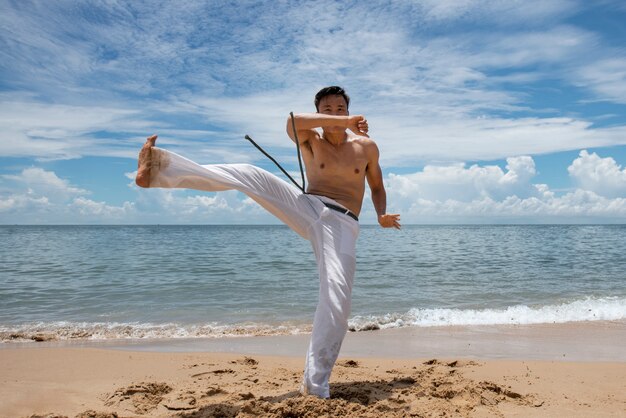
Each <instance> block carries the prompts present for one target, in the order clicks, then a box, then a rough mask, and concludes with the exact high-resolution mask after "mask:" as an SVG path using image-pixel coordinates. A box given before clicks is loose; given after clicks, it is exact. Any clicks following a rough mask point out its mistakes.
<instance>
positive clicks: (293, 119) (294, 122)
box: [289, 112, 306, 193]
mask: <svg viewBox="0 0 626 418" xmlns="http://www.w3.org/2000/svg"><path fill="white" fill-rule="evenodd" d="M289 115H291V127H292V128H293V136H294V137H295V138H296V151H297V152H298V164H299V165H300V175H301V176H302V193H306V191H305V190H306V185H305V183H304V170H303V169H302V159H301V158H300V140H299V139H298V130H297V129H296V118H294V117H293V112H289Z"/></svg>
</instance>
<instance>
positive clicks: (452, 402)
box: [0, 347, 626, 418]
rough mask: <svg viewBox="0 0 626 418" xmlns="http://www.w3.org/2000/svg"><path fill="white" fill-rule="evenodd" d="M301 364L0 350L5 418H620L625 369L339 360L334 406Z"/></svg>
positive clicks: (0, 409)
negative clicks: (310, 392)
mask: <svg viewBox="0 0 626 418" xmlns="http://www.w3.org/2000/svg"><path fill="white" fill-rule="evenodd" d="M302 366H303V359H302V358H301V357H288V356H267V355H256V354H255V355H250V356H245V355H242V354H233V353H206V352H205V353H195V352H194V353H172V352H146V351H141V352H140V351H124V350H113V349H99V348H89V347H83V348H71V347H65V348H63V347H44V348H41V347H33V348H25V347H20V348H8V349H0V370H2V373H1V377H0V416H2V417H32V416H41V417H62V416H67V417H75V416H77V417H100V418H103V417H169V416H181V417H235V416H237V417H253V416H266V417H325V416H328V417H341V416H345V417H411V416H413V417H433V416H434V417H439V416H445V417H457V416H458V417H502V416H504V417H514V416H518V417H535V416H536V417H626V363H624V362H613V363H610V362H565V361H537V360H533V361H519V360H462V359H455V358H447V359H443V358H437V359H406V358H396V359H389V358H385V359H377V358H371V357H366V358H345V357H344V358H341V359H340V360H339V362H338V364H337V366H336V367H335V369H334V371H333V376H332V379H331V399H330V400H322V399H318V398H315V397H304V396H301V395H299V394H298V393H297V391H296V389H297V388H298V385H299V382H300V378H301V374H302Z"/></svg>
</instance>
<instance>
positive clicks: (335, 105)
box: [318, 94, 349, 132]
mask: <svg viewBox="0 0 626 418" xmlns="http://www.w3.org/2000/svg"><path fill="white" fill-rule="evenodd" d="M318 108H319V111H318V113H323V114H324V115H331V116H348V114H349V113H348V106H347V105H346V100H345V99H344V98H343V96H342V95H340V94H333V95H330V96H324V97H322V99H321V100H320V103H319V106H318ZM324 131H325V132H342V131H345V129H343V128H341V127H339V126H333V127H327V128H324Z"/></svg>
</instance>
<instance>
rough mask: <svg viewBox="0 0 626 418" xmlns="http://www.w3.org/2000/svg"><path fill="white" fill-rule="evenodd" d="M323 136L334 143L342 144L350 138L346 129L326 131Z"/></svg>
mask: <svg viewBox="0 0 626 418" xmlns="http://www.w3.org/2000/svg"><path fill="white" fill-rule="evenodd" d="M323 138H324V139H325V140H326V141H328V142H330V143H331V144H333V145H341V144H343V143H344V142H346V140H347V139H348V134H347V133H346V131H341V132H327V131H324V134H323Z"/></svg>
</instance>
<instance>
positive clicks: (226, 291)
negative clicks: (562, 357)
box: [0, 225, 626, 343]
mask: <svg viewBox="0 0 626 418" xmlns="http://www.w3.org/2000/svg"><path fill="white" fill-rule="evenodd" d="M316 303H317V270H316V266H315V259H314V257H313V253H312V250H311V248H310V245H309V243H308V241H305V240H303V239H302V238H300V237H299V236H297V235H296V234H295V233H294V232H292V231H291V230H289V229H288V228H287V227H285V226H281V225H270V226H206V225H202V226H157V225H154V226H0V337H1V340H2V341H3V342H4V343H9V342H12V341H25V340H30V339H32V338H33V337H34V336H36V335H44V336H45V337H46V338H55V339H61V340H63V339H91V340H98V339H116V338H183V337H184V338H188V337H222V336H231V335H261V334H263V335H271V334H294V333H302V332H307V331H310V327H311V322H312V318H313V312H314V310H315V306H316ZM624 319H626V225H497V226H496V225H493V226H489V225H471V226H470V225H468V226H443V225H437V226H405V227H403V229H402V230H401V231H396V230H384V229H382V228H380V227H377V226H362V228H361V233H360V236H359V240H358V244H357V274H356V278H355V284H354V290H353V304H352V316H351V319H350V327H351V330H353V331H360V330H367V329H376V328H402V327H431V326H455V325H496V324H544V323H563V322H572V321H603V320H624Z"/></svg>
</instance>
